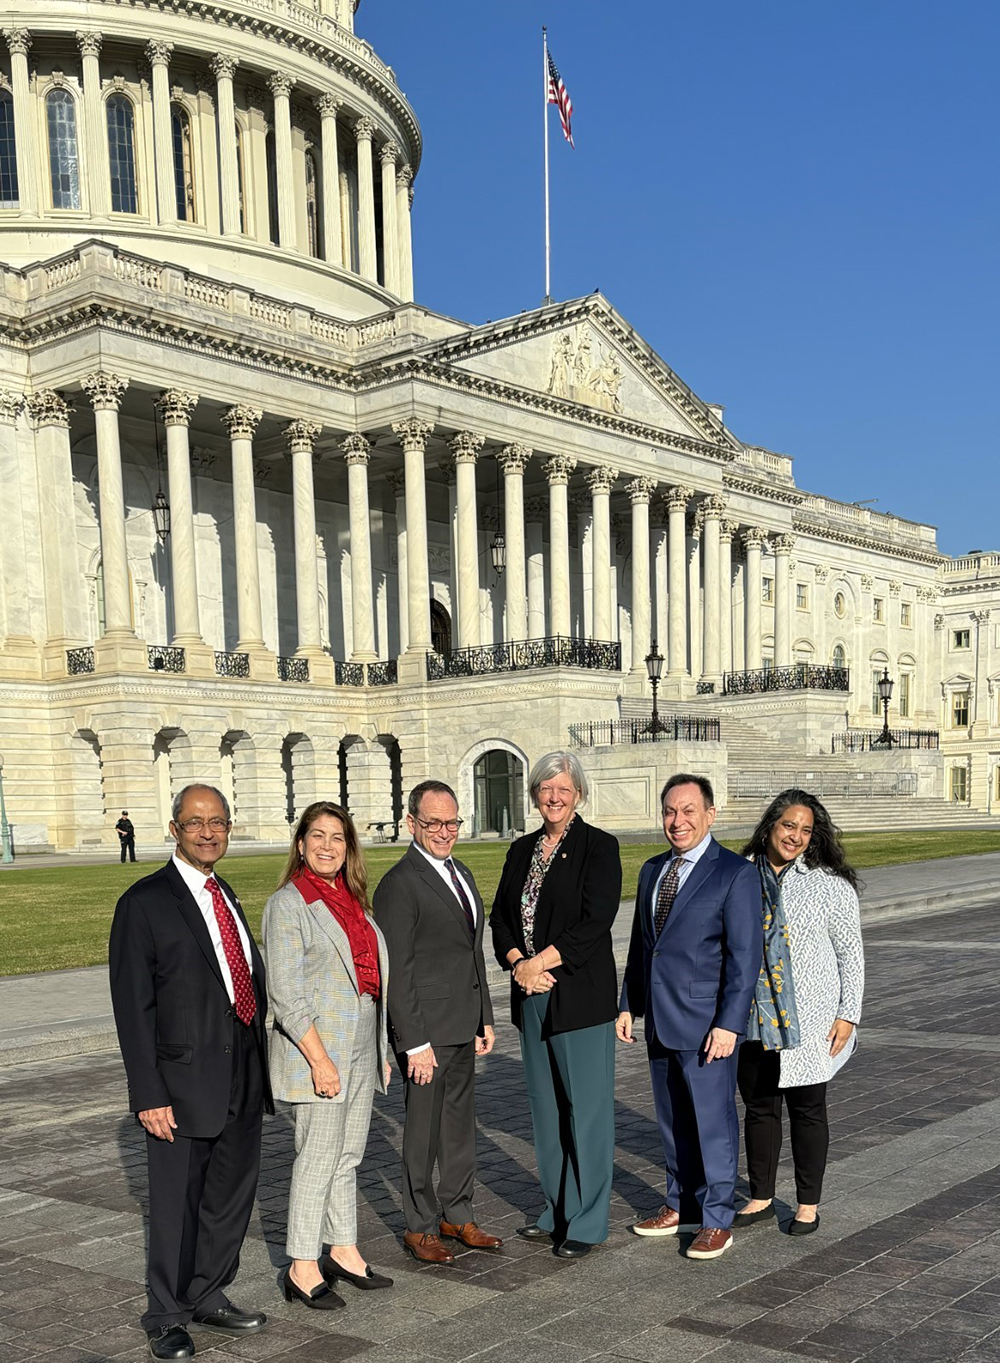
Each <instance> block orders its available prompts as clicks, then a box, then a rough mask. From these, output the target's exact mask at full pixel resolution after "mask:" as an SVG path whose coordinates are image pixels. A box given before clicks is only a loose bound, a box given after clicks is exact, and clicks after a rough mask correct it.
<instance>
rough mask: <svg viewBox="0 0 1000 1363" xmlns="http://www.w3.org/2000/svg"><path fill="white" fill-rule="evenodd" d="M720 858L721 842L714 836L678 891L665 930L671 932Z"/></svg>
mask: <svg viewBox="0 0 1000 1363" xmlns="http://www.w3.org/2000/svg"><path fill="white" fill-rule="evenodd" d="M718 860H719V844H718V843H717V842H716V841H715V839H714V838H713V839H712V840H711V842H710V843H709V844H708V846H707V847H706V848H705V851H704V852H703V853H702V855H701V856H700V857H699V858H698V860H697V861H696V862H695V864H694V867H693V868H692V870H690V871H689V872H688V877H687V880H685V882H684V884H683V885H682V886H681V888H680V889H679V890H678V892H677V898H676V899H675V900H674V902H673V905H672V906H671V909H670V916H669V917H668V919H667V921H666V923H665V924H664V928H663V931H664V932H669V931H670V928H671V927H672V925H673V924H675V923H676V922H677V919H678V916H679V915H680V914H681V913H683V911H684V909H685V908H686V907H687V906H688V905H689V904H690V903H691V901H692V900H693V899H694V897H695V895H696V894H697V893H698V891H699V890H700V889H701V887H702V886H703V885H704V884H705V882H706V880H708V878H709V876H710V875H711V874H712V873H713V872H714V870H715V863H716V862H717V861H718Z"/></svg>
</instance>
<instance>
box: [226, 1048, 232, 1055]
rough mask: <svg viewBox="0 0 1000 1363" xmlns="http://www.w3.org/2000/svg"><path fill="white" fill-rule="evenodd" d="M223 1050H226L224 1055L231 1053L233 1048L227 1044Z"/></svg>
mask: <svg viewBox="0 0 1000 1363" xmlns="http://www.w3.org/2000/svg"><path fill="white" fill-rule="evenodd" d="M225 1051H226V1055H232V1053H233V1048H232V1046H227V1047H226V1048H225Z"/></svg>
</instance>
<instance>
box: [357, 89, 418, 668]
mask: <svg viewBox="0 0 1000 1363" xmlns="http://www.w3.org/2000/svg"><path fill="white" fill-rule="evenodd" d="M354 135H355V137H356V138H357V140H358V273H359V274H360V275H361V276H362V277H363V278H364V279H370V280H372V281H373V282H375V283H377V282H378V253H377V250H376V247H375V182H374V170H373V168H372V138H373V137H374V136H375V120H374V118H369V116H368V115H367V114H365V116H364V117H363V118H359V119H358V120H357V122H356V123H355V124H354ZM429 619H430V617H429V616H428V621H429ZM412 623H413V622H412V621H411V624H412ZM427 628H428V631H429V630H430V624H429V623H428V626H427ZM427 638H428V647H430V634H429V633H428V636H427Z"/></svg>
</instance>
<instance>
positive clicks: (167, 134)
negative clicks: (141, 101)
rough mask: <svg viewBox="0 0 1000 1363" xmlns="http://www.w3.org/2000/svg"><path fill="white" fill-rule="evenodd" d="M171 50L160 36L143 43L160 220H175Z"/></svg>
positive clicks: (172, 47)
mask: <svg viewBox="0 0 1000 1363" xmlns="http://www.w3.org/2000/svg"><path fill="white" fill-rule="evenodd" d="M173 50H174V45H173V43H166V42H163V41H162V39H160V38H154V39H152V40H151V41H150V42H148V43H147V44H146V58H147V60H148V61H149V64H150V66H151V67H152V68H153V160H154V163H155V166H156V216H157V218H158V220H159V221H160V222H176V221H177V190H176V186H175V184H174V147H173V136H172V134H171V128H170V73H169V71H168V65H169V62H170V56H171V53H172V52H173Z"/></svg>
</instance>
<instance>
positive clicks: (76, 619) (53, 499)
mask: <svg viewBox="0 0 1000 1363" xmlns="http://www.w3.org/2000/svg"><path fill="white" fill-rule="evenodd" d="M27 406H28V415H29V417H30V419H31V423H32V426H33V427H34V431H35V464H36V467H37V470H38V488H39V492H40V493H41V492H42V490H43V489H44V496H45V505H44V507H42V508H41V515H40V516H39V528H40V538H41V549H42V576H43V587H44V592H45V632H46V637H47V646H46V649H45V654H46V658H45V665H46V672H47V674H48V675H65V671H66V657H65V653H64V651H63V650H64V649H66V648H72V647H73V646H74V645H77V644H82V643H83V642H84V641H85V640H86V639H87V638H88V628H87V603H86V600H85V597H84V588H83V577H82V574H81V572H80V563H79V559H78V553H77V545H76V536H75V535H67V534H66V526H72V525H75V524H76V507H75V504H74V492H73V459H72V454H71V451H70V436H69V422H70V415H71V414H72V411H73V408H72V407H71V406H70V404H69V403H68V402H67V401H66V400H65V398H63V396H62V394H60V393H56V392H54V391H53V390H52V389H51V388H43V389H41V390H39V391H38V392H36V393H32V394H31V396H30V397H29V398H28V399H27Z"/></svg>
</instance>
